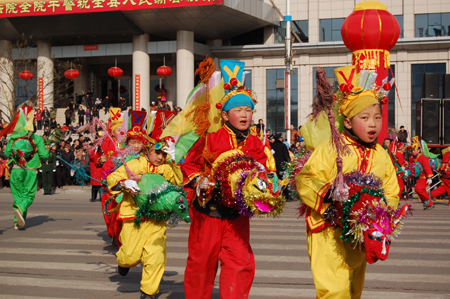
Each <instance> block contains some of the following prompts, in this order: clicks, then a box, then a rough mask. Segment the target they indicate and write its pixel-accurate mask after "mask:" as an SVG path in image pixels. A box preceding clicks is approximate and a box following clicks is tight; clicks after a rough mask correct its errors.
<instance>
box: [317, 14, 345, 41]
mask: <svg viewBox="0 0 450 299" xmlns="http://www.w3.org/2000/svg"><path fill="white" fill-rule="evenodd" d="M344 20H345V19H344V18H336V19H322V20H320V31H319V35H320V41H321V42H330V41H341V40H342V35H341V27H342V24H343V23H344Z"/></svg>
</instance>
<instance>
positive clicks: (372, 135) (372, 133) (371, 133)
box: [367, 131, 377, 139]
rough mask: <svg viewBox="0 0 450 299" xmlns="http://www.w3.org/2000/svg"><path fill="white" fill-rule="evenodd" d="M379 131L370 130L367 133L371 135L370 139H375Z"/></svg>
mask: <svg viewBox="0 0 450 299" xmlns="http://www.w3.org/2000/svg"><path fill="white" fill-rule="evenodd" d="M376 134H377V132H376V131H369V132H368V133H367V135H368V136H369V138H370V139H374V138H375V136H376Z"/></svg>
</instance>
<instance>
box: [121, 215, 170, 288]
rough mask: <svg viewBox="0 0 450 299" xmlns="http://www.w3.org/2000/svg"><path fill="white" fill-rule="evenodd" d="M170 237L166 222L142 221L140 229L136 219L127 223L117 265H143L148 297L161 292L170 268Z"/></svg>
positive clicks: (124, 224)
mask: <svg viewBox="0 0 450 299" xmlns="http://www.w3.org/2000/svg"><path fill="white" fill-rule="evenodd" d="M166 238H167V236H166V222H165V221H156V220H148V221H142V223H141V227H140V228H137V227H135V226H134V221H133V220H126V221H124V222H123V226H122V232H121V233H120V236H119V240H120V242H122V246H121V247H120V249H119V251H118V252H117V254H116V256H117V263H118V264H119V266H121V267H126V268H131V267H135V266H137V265H139V264H140V263H142V264H143V269H142V280H141V290H142V291H143V292H144V293H146V294H148V295H154V294H156V293H158V291H159V284H160V282H161V279H162V276H163V274H164V269H165V268H166Z"/></svg>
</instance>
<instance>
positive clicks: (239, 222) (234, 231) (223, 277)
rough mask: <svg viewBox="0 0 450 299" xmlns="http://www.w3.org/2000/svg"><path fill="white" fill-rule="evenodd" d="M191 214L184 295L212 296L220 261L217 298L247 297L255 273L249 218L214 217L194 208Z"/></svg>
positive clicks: (188, 298) (190, 298) (188, 297)
mask: <svg viewBox="0 0 450 299" xmlns="http://www.w3.org/2000/svg"><path fill="white" fill-rule="evenodd" d="M192 215H193V217H192V222H191V228H190V232H189V245H188V249H189V256H188V259H187V266H186V270H185V275H184V295H185V298H186V299H211V296H212V291H213V287H214V279H215V277H216V273H217V267H218V263H219V261H220V281H219V284H220V285H219V294H220V298H221V299H241V298H248V294H249V293H250V288H251V286H252V282H253V278H254V276H255V257H254V256H253V251H252V248H251V246H250V221H249V218H248V217H245V216H240V217H238V218H236V219H232V220H226V219H219V218H213V217H210V216H206V215H204V214H202V213H200V212H198V211H197V210H195V208H192Z"/></svg>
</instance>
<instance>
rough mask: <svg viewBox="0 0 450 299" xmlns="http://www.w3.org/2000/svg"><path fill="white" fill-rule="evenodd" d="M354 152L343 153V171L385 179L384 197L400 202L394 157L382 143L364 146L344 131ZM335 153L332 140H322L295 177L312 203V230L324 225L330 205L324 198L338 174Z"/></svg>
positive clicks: (302, 194)
mask: <svg viewBox="0 0 450 299" xmlns="http://www.w3.org/2000/svg"><path fill="white" fill-rule="evenodd" d="M343 136H344V140H345V142H346V143H347V145H348V146H349V148H350V150H351V154H350V155H347V156H344V157H343V158H342V159H343V169H342V172H343V174H344V175H345V174H347V173H349V172H352V171H353V170H360V171H363V172H364V173H372V174H374V175H376V176H377V177H378V178H380V179H381V180H382V181H383V186H382V188H383V190H384V191H385V197H386V199H387V200H388V202H389V205H390V206H392V207H397V205H398V200H399V198H398V192H399V186H398V181H397V175H396V173H395V169H394V166H393V165H392V161H391V159H390V157H389V155H388V153H387V152H386V150H384V149H383V148H382V147H381V145H379V144H377V145H376V147H375V148H374V149H372V148H367V147H362V146H361V145H359V144H358V143H356V142H355V141H353V140H352V139H351V138H350V137H348V136H347V135H345V134H343ZM336 174H337V167H336V153H335V152H334V150H333V149H332V147H331V146H330V141H329V140H327V141H325V142H322V143H321V144H320V145H319V146H318V147H317V149H316V150H314V152H313V154H312V155H311V157H310V158H309V160H308V162H307V163H306V165H305V166H304V167H303V169H302V171H301V172H300V173H299V174H298V175H297V177H296V179H295V181H296V183H297V189H298V192H299V194H300V197H301V199H302V201H303V202H304V203H305V204H306V205H307V206H308V207H309V211H308V212H307V216H306V223H307V225H308V229H309V230H310V231H311V232H313V233H314V232H318V231H320V230H322V229H323V228H324V227H325V222H324V221H323V219H322V216H321V215H322V214H323V212H325V210H326V209H327V208H328V206H329V205H330V204H329V203H324V202H323V198H324V196H325V195H326V193H327V191H328V189H329V188H330V186H331V185H332V184H333V181H334V179H335V178H336Z"/></svg>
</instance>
